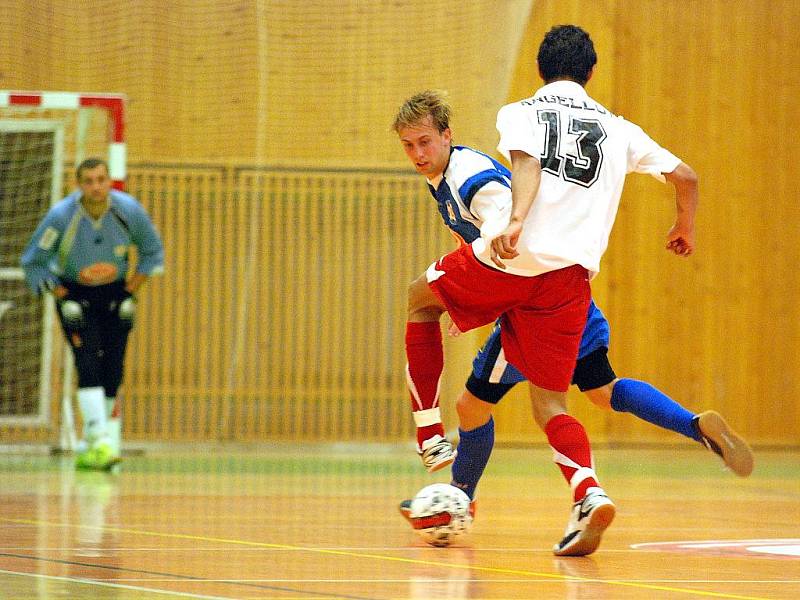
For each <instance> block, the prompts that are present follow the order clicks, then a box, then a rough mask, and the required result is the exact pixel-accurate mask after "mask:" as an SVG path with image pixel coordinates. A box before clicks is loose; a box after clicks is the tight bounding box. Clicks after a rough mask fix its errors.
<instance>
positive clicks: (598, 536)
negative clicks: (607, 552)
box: [553, 504, 617, 556]
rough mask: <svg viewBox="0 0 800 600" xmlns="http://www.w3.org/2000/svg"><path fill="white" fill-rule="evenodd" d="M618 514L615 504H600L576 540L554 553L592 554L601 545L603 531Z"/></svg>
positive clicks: (569, 554)
mask: <svg viewBox="0 0 800 600" xmlns="http://www.w3.org/2000/svg"><path fill="white" fill-rule="evenodd" d="M616 514H617V509H616V507H615V506H614V505H613V504H603V505H601V506H598V507H597V508H595V509H594V512H592V516H591V517H589V523H588V524H587V525H586V529H584V530H583V532H582V533H581V535H579V536H578V537H577V538H576V541H575V542H574V543H572V544H570V545H569V546H567V547H565V548H562V549H561V550H558V549H554V550H553V554H555V555H556V556H586V555H587V554H591V553H592V552H594V551H595V550H597V548H598V546H600V541H601V540H602V538H603V533H604V532H605V530H606V529H608V526H609V525H611V522H612V521H613V520H614V515H616Z"/></svg>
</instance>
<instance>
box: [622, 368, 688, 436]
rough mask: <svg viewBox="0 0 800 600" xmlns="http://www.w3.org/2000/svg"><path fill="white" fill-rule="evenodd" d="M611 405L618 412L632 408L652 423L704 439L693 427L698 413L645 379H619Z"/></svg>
mask: <svg viewBox="0 0 800 600" xmlns="http://www.w3.org/2000/svg"><path fill="white" fill-rule="evenodd" d="M611 408H613V409H614V410H616V411H617V412H629V413H631V414H633V415H636V416H637V417H639V418H640V419H643V420H645V421H647V422H648V423H652V424H653V425H658V426H659V427H661V428H663V429H670V430H672V431H675V432H677V433H681V434H683V435H685V436H686V437H689V438H692V439H693V440H696V441H698V442H699V441H700V437H699V435H698V433H697V432H696V431H695V428H694V427H692V419H693V418H694V416H695V415H694V414H693V413H691V412H689V411H688V410H686V409H685V408H683V406H681V405H680V404H678V403H677V402H675V400H673V399H672V398H670V397H669V396H667V395H666V394H664V393H662V392H660V391H659V390H657V389H656V388H654V387H653V386H652V385H650V384H649V383H646V382H644V381H637V380H635V379H620V380H619V381H617V383H615V384H614V390H613V391H612V392H611Z"/></svg>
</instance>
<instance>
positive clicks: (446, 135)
mask: <svg viewBox="0 0 800 600" xmlns="http://www.w3.org/2000/svg"><path fill="white" fill-rule="evenodd" d="M442 138H444V141H445V142H447V143H448V144H449V143H450V142H451V141H452V139H453V132H452V131H450V128H449V127H447V128H446V129H445V130H444V131H443V132H442Z"/></svg>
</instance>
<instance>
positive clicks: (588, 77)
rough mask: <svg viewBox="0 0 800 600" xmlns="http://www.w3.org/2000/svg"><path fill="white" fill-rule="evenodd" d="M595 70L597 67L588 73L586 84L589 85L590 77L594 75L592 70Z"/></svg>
mask: <svg viewBox="0 0 800 600" xmlns="http://www.w3.org/2000/svg"><path fill="white" fill-rule="evenodd" d="M596 68H597V65H595V66H594V67H592V70H591V71H589V75H588V76H587V77H586V83H589V82H590V81H591V80H592V75H594V70H595V69H596Z"/></svg>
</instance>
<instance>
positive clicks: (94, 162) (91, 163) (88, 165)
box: [75, 158, 108, 181]
mask: <svg viewBox="0 0 800 600" xmlns="http://www.w3.org/2000/svg"><path fill="white" fill-rule="evenodd" d="M100 165H103V166H104V167H105V168H106V172H108V163H107V162H106V161H104V160H103V159H102V158H87V159H86V160H84V161H83V162H81V164H79V165H78V168H77V169H75V177H77V179H78V181H80V180H81V173H83V172H84V170H86V169H94V168H95V167H99V166H100Z"/></svg>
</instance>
